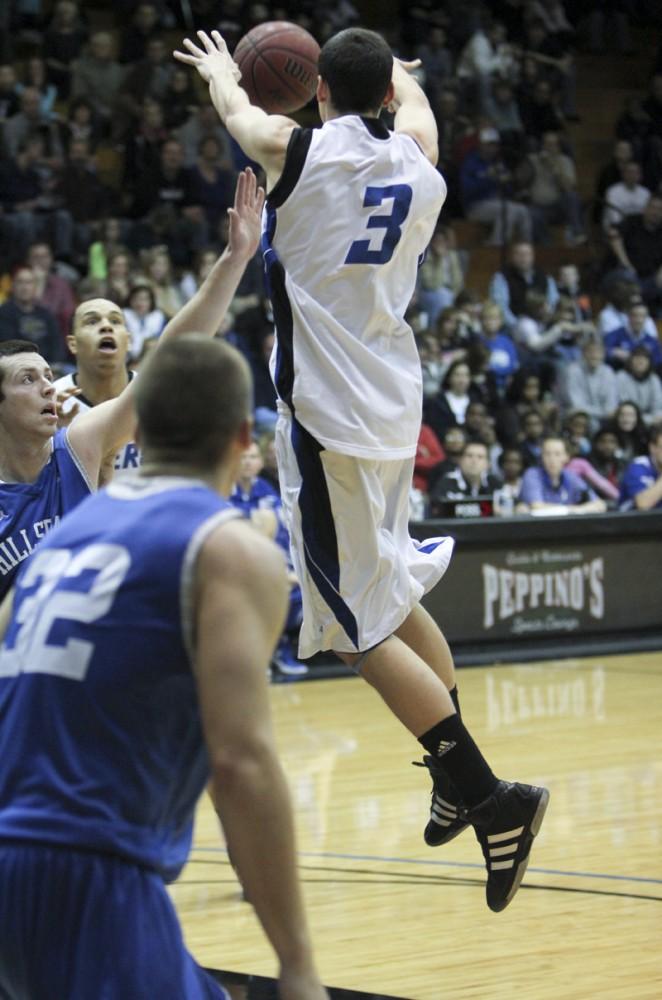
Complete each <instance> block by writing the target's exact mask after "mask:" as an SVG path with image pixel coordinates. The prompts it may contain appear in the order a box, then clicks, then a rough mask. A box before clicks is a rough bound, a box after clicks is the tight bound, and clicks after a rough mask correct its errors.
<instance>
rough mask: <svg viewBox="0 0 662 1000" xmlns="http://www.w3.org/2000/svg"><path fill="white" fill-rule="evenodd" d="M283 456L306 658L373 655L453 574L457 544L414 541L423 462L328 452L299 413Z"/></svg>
mask: <svg viewBox="0 0 662 1000" xmlns="http://www.w3.org/2000/svg"><path fill="white" fill-rule="evenodd" d="M276 452H277V456H278V468H279V477H280V486H281V495H282V498H283V507H284V511H285V516H286V519H287V523H288V527H289V531H290V548H291V551H292V561H293V564H294V569H295V572H296V574H297V576H298V578H299V581H300V584H301V590H302V594H303V625H302V627H301V632H300V636H299V656H301V657H303V658H306V657H309V656H312V655H313V654H314V653H317V652H320V651H321V650H327V649H332V650H335V651H336V652H341V653H356V652H364V651H365V650H367V649H370V648H371V647H372V646H374V645H376V644H377V643H379V642H381V641H382V640H383V639H386V638H387V637H388V636H389V635H391V633H392V632H394V631H395V630H396V629H397V628H398V627H399V626H400V625H401V624H402V622H403V621H404V620H405V618H406V617H407V616H408V615H409V613H410V611H411V610H412V609H413V607H414V606H415V605H416V604H417V603H418V602H419V601H420V599H421V597H422V596H423V594H425V593H427V591H429V590H431V589H432V587H434V586H435V584H436V583H437V582H438V581H439V580H440V579H441V577H442V576H443V574H444V572H445V571H446V569H447V567H448V564H449V562H450V558H451V555H452V552H453V545H454V542H453V539H452V538H449V537H443V538H428V539H426V540H425V541H424V542H418V541H415V540H414V539H412V538H410V537H409V489H410V487H411V482H412V473H413V465H414V459H413V458H410V459H405V460H396V461H373V460H371V459H364V458H354V457H352V456H350V455H341V454H338V453H337V452H332V451H327V450H326V449H324V448H323V447H322V445H320V444H319V443H318V442H317V441H316V440H315V439H314V438H313V437H312V436H311V435H310V434H309V433H308V432H307V431H306V430H305V429H304V428H303V427H302V426H301V425H300V424H299V423H298V422H297V420H296V419H295V418H294V417H292V416H291V415H290V413H289V412H282V411H281V413H280V415H279V417H278V423H277V425H276Z"/></svg>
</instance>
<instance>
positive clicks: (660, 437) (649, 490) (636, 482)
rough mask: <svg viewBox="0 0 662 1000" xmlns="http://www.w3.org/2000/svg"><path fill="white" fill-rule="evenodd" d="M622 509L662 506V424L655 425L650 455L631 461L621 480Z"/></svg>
mask: <svg viewBox="0 0 662 1000" xmlns="http://www.w3.org/2000/svg"><path fill="white" fill-rule="evenodd" d="M620 505H621V510H652V509H653V508H654V507H662V425H658V426H657V427H653V428H652V430H651V432H650V438H649V442H648V455H640V456H639V457H638V458H635V459H634V461H633V462H630V464H629V465H628V467H627V469H626V470H625V472H624V474H623V479H622V480H621V496H620Z"/></svg>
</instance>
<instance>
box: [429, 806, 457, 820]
mask: <svg viewBox="0 0 662 1000" xmlns="http://www.w3.org/2000/svg"><path fill="white" fill-rule="evenodd" d="M432 815H433V816H449V817H450V818H451V819H455V817H456V816H457V810H456V809H444V808H443V806H437V805H433V806H432Z"/></svg>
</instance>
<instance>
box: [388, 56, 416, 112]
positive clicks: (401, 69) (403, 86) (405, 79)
mask: <svg viewBox="0 0 662 1000" xmlns="http://www.w3.org/2000/svg"><path fill="white" fill-rule="evenodd" d="M420 66H421V60H420V59H411V60H410V61H407V60H405V59H398V58H397V57H396V56H394V57H393V72H392V75H391V82H392V83H393V100H392V101H391V103H390V104H389V106H388V110H389V111H391V112H396V111H397V110H398V108H399V107H400V105H401V104H402V101H403V100H404V98H405V96H406V95H407V94H411V92H412V90H414V91H418V90H419V86H418V83H417V81H416V78H415V77H414V76H412V74H413V73H414V72H415V71H416V70H417V69H419V68H420Z"/></svg>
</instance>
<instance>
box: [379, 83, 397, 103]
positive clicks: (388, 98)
mask: <svg viewBox="0 0 662 1000" xmlns="http://www.w3.org/2000/svg"><path fill="white" fill-rule="evenodd" d="M394 94H395V87H394V86H393V80H391V81H390V83H389V85H388V87H387V88H386V93H385V94H384V100H383V101H382V107H384V108H387V107H388V106H389V104H390V103H391V101H392V100H393V96H394Z"/></svg>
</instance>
